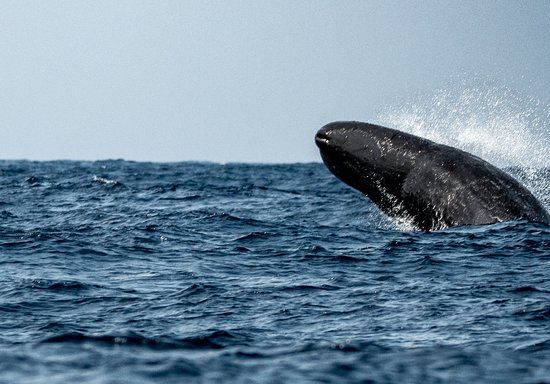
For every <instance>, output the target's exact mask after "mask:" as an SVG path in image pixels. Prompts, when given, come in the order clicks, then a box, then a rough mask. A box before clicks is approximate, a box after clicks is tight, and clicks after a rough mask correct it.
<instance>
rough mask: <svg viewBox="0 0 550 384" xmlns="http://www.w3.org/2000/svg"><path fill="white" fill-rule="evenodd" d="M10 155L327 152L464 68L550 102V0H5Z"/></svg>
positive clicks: (260, 156)
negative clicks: (325, 131) (356, 123)
mask: <svg viewBox="0 0 550 384" xmlns="http://www.w3.org/2000/svg"><path fill="white" fill-rule="evenodd" d="M0 50H1V52H2V54H1V55H0V132H1V137H0V158H29V159H104V158H125V159H133V160H155V161H178V160H211V161H221V162H226V161H254V162H293V161H312V160H318V159H319V158H318V155H317V150H316V148H315V145H314V143H313V135H314V133H315V131H316V130H317V129H318V128H319V127H320V126H321V125H323V124H324V123H327V122H329V121H333V120H342V119H361V120H367V121H368V120H371V119H372V118H373V117H374V116H375V113H376V111H377V110H378V109H379V108H380V107H381V106H383V105H387V104H391V103H393V102H395V100H399V99H406V98H407V96H408V95H411V94H413V93H414V92H419V91H420V92H422V91H429V90H430V89H433V88H435V87H437V86H438V85H439V84H441V82H443V81H446V80H447V79H448V78H449V76H453V75H464V74H466V76H470V75H473V74H479V75H489V76H493V77H495V78H499V79H504V81H506V82H510V83H511V85H512V86H514V87H517V88H518V89H526V90H528V92H530V94H531V95H533V96H535V97H537V98H540V99H541V100H542V101H543V102H550V1H535V0H531V1H523V2H522V1H515V0H514V1H501V2H494V1H477V0H476V1H462V0H461V1H454V0H453V1H425V0H422V1H395V2H392V1H377V2H374V1H323V0H314V1H290V0H289V1H257V0H254V1H227V0H225V1H202V0H201V1H198V0H197V1H193V2H191V1H160V0H151V1H137V0H135V1H121V0H113V1H91V0H90V1H75V0H69V1H54V0H52V1H42V0H39V1H24V0H14V1H9V0H3V1H2V2H0Z"/></svg>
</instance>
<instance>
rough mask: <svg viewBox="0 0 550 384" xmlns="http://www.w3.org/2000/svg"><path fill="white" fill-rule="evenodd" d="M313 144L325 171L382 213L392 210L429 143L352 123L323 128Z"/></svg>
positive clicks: (377, 127) (329, 125) (346, 122)
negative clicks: (377, 207)
mask: <svg viewBox="0 0 550 384" xmlns="http://www.w3.org/2000/svg"><path fill="white" fill-rule="evenodd" d="M315 142H316V144H317V146H318V147H319V150H320V152H321V157H322V159H323V162H324V163H325V164H326V166H327V167H328V169H329V170H330V171H331V172H332V173H334V175H335V176H336V177H338V178H339V179H340V180H342V181H343V182H344V183H346V184H348V185H350V186H351V187H353V188H355V189H358V190H359V191H361V192H363V193H364V194H366V195H367V196H368V197H369V198H370V199H371V200H372V201H373V202H374V203H376V204H377V205H379V206H380V207H381V208H382V209H383V210H384V211H391V210H392V209H394V208H395V203H394V202H395V201H396V200H397V199H401V191H402V187H403V183H404V181H405V179H406V177H407V175H408V174H409V172H410V171H411V169H412V168H413V167H414V166H415V164H416V162H417V161H419V158H421V157H422V154H423V153H424V151H425V149H426V148H427V147H429V146H430V144H433V143H431V142H430V141H428V140H424V139H421V138H419V137H416V136H412V135H409V134H407V133H404V132H400V131H397V130H394V129H390V128H385V127H381V126H379V125H375V124H368V123H361V122H355V121H339V122H334V123H330V124H327V125H325V126H324V127H322V128H321V129H320V130H319V131H318V132H317V135H316V136H315Z"/></svg>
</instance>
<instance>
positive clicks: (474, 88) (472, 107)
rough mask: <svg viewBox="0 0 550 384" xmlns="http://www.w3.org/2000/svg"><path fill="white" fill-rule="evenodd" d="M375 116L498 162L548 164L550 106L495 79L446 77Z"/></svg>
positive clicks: (549, 163)
mask: <svg viewBox="0 0 550 384" xmlns="http://www.w3.org/2000/svg"><path fill="white" fill-rule="evenodd" d="M376 120H377V122H379V123H381V124H383V125H386V126H389V127H391V128H396V129H399V130H402V131H405V132H409V133H412V134H414V135H418V136H422V137H426V138H428V139H430V140H433V141H436V142H438V143H442V144H447V145H451V146H453V147H457V148H460V149H462V150H465V151H467V152H470V153H473V154H475V155H477V156H480V157H482V158H484V159H486V160H488V161H489V162H491V163H492V164H494V165H497V166H499V167H509V166H521V167H535V168H542V167H549V166H550V156H549V154H548V148H549V145H550V132H549V130H550V106H549V105H544V104H542V103H541V102H540V101H539V100H537V99H536V98H533V97H530V96H528V95H525V94H522V93H520V92H518V91H516V90H513V89H511V88H510V87H507V86H504V85H501V84H498V83H497V82H496V81H494V80H483V81H460V82H458V83H457V82H451V83H450V84H449V85H448V86H446V87H444V88H441V89H438V90H436V91H435V92H433V94H430V95H419V96H417V97H416V100H414V101H412V102H409V103H405V104H402V105H398V106H392V107H386V108H384V109H383V110H382V111H381V113H379V114H378V116H377V118H376Z"/></svg>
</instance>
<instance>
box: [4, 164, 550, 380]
mask: <svg viewBox="0 0 550 384" xmlns="http://www.w3.org/2000/svg"><path fill="white" fill-rule="evenodd" d="M508 171H509V172H511V173H513V174H514V175H515V176H516V177H518V178H519V179H520V180H522V181H523V182H524V183H526V184H527V185H528V186H529V187H530V188H532V189H533V188H535V189H536V188H537V186H539V187H540V186H542V187H540V188H539V190H538V191H535V192H536V194H537V196H538V197H539V198H540V199H541V200H542V201H543V203H544V204H545V205H546V207H547V208H548V206H549V195H548V188H547V186H548V185H549V182H550V169H548V168H540V169H536V170H532V169H526V168H521V167H516V168H510V169H508ZM0 217H1V219H2V221H1V222H0V266H1V271H2V273H1V275H0V382H1V383H10V384H11V383H75V382H78V383H183V382H197V383H206V382H208V383H209V382H223V383H340V382H361V383H404V382H411V383H423V384H429V383H472V382H484V383H544V382H550V228H549V227H548V226H545V225H543V224H537V223H530V222H524V221H514V222H506V223H499V224H494V225H484V226H477V227H458V228H451V229H446V230H442V231H437V232H432V233H427V232H421V231H417V230H414V228H410V227H407V225H405V224H404V223H398V222H397V223H396V222H394V221H392V220H390V219H388V218H387V217H385V216H383V215H382V214H381V213H380V212H379V210H378V209H377V207H376V206H375V205H374V204H372V203H371V202H370V201H369V200H368V199H367V198H365V197H364V196H362V195H361V194H360V193H359V192H357V191H355V190H352V189H351V188H349V187H348V186H346V185H345V184H343V183H341V182H340V181H338V180H337V179H336V178H335V177H334V176H332V175H331V174H330V173H329V171H328V170H327V169H326V168H325V167H324V165H322V164H320V163H310V164H284V165H253V164H252V165H247V164H224V165H222V164H213V163H194V162H184V163H139V162H129V161H122V160H120V161H97V162H75V161H59V162H55V161H54V162H30V161H0Z"/></svg>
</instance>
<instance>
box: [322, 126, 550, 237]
mask: <svg viewBox="0 0 550 384" xmlns="http://www.w3.org/2000/svg"><path fill="white" fill-rule="evenodd" d="M315 142H316V144H317V146H318V147H319V150H320V153H321V158H322V159H323V162H324V163H325V165H326V166H327V168H328V169H329V170H330V171H331V172H332V173H333V174H334V175H335V176H336V177H337V178H338V179H340V180H341V181H343V182H344V183H346V184H348V185H349V186H351V187H352V188H355V189H357V190H358V191H360V192H362V193H363V194H364V195H366V196H367V197H368V198H369V199H370V200H372V202H374V203H375V204H376V205H377V206H378V207H379V208H380V210H381V211H382V212H384V213H385V214H386V215H388V216H390V217H393V218H399V219H403V220H405V221H407V222H409V223H411V224H413V225H414V226H415V227H417V228H418V229H420V230H424V231H434V230H440V229H444V228H449V227H454V226H465V225H483V224H493V223H498V222H504V221H511V220H529V221H534V222H541V223H545V224H547V225H550V216H549V214H548V212H547V211H546V210H545V208H544V207H543V205H542V204H541V203H540V202H539V201H538V200H537V199H536V197H535V196H534V195H533V194H532V193H531V192H530V191H529V190H528V189H527V188H525V187H524V186H523V185H522V184H520V183H519V182H518V181H517V180H516V179H514V178H513V177H512V176H510V175H509V174H507V173H506V172H504V171H502V170H501V169H499V168H497V167H496V166H494V165H492V164H490V163H488V162H487V161H485V160H483V159H481V158H479V157H477V156H474V155H472V154H470V153H468V152H465V151H462V150H460V149H457V148H453V147H450V146H447V145H443V144H438V143H435V142H433V141H430V140H427V139H425V138H422V137H418V136H415V135H412V134H409V133H405V132H401V131H399V130H396V129H391V128H386V127H383V126H380V125H376V124H369V123H364V122H358V121H337V122H333V123H329V124H327V125H325V126H324V127H322V128H321V129H320V130H319V131H318V132H317V134H316V135H315Z"/></svg>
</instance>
